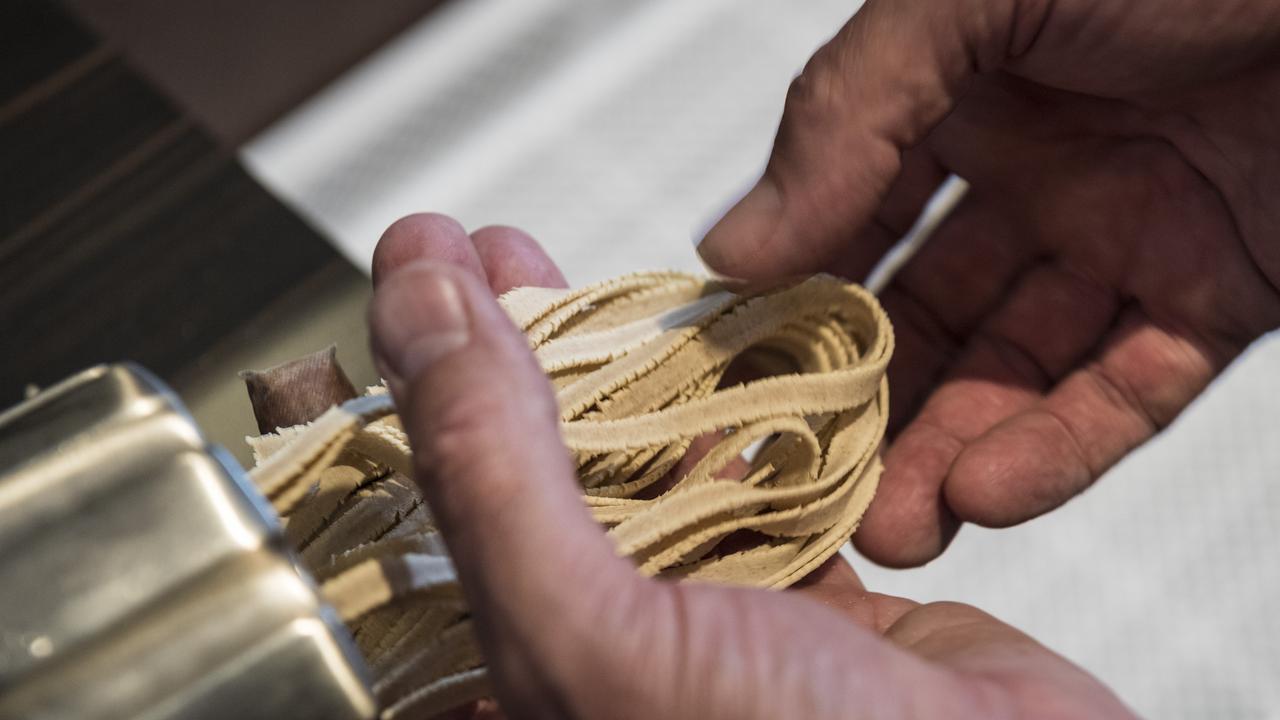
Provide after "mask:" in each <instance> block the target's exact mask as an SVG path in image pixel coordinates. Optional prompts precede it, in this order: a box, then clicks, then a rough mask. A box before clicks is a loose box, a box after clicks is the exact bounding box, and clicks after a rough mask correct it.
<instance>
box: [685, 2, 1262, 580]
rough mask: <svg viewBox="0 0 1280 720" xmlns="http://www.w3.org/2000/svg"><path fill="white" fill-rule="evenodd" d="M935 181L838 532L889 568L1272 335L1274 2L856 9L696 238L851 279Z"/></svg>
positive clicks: (1062, 471) (1039, 491)
mask: <svg viewBox="0 0 1280 720" xmlns="http://www.w3.org/2000/svg"><path fill="white" fill-rule="evenodd" d="M948 172H955V173H957V174H959V175H961V176H963V177H964V178H966V179H967V180H969V181H970V182H971V183H972V186H973V189H972V191H971V192H970V194H969V197H968V198H966V200H965V201H964V202H963V203H962V204H961V206H960V207H959V209H958V210H957V212H956V213H955V214H954V216H953V217H951V218H950V219H949V220H948V221H947V222H946V223H945V224H944V225H943V226H942V228H941V229H940V230H939V231H938V233H937V234H936V235H935V236H934V238H933V239H932V240H930V242H929V244H928V245H926V246H925V248H924V249H923V250H922V251H921V252H920V254H919V256H918V257H916V258H915V259H914V260H913V261H912V262H911V263H909V264H908V265H907V267H906V268H905V269H904V270H903V272H902V273H901V274H899V276H898V277H897V279H896V281H895V282H894V283H893V284H892V285H891V286H890V288H888V290H887V291H886V292H885V294H884V296H883V298H882V300H883V302H884V305H885V307H886V309H887V310H888V312H889V315H890V317H891V318H892V319H893V321H894V326H895V330H896V333H897V337H898V347H897V353H896V355H895V357H894V362H893V364H892V365H891V367H890V373H889V377H890V378H891V382H892V388H893V393H892V398H893V402H892V407H893V410H892V416H891V426H890V431H891V433H892V435H893V442H892V444H891V446H890V447H889V448H888V451H887V454H886V457H885V464H886V470H885V474H884V477H883V479H882V481H881V485H880V490H879V495H878V497H877V498H876V502H875V503H873V505H872V506H871V509H870V510H869V512H868V514H867V516H866V518H865V519H864V520H863V524H862V527H861V529H860V530H859V532H858V534H857V536H856V538H855V541H856V542H857V544H858V547H859V549H861V550H862V551H863V552H864V553H866V554H867V555H869V556H870V557H872V558H873V559H876V560H878V561H880V562H883V563H886V564H889V565H898V566H905V565H914V564H919V563H923V562H926V561H928V560H929V559H931V558H933V557H935V556H936V555H938V554H939V553H940V552H942V550H943V549H944V548H945V547H946V545H947V543H948V542H949V541H950V539H951V538H952V536H953V535H954V534H955V532H956V530H957V528H958V526H959V524H960V523H961V522H962V521H969V522H975V523H978V524H981V525H986V526H991V527H1000V526H1007V525H1013V524H1016V523H1019V522H1022V521H1024V520H1027V519H1029V518H1031V517H1034V516H1036V515H1038V514H1040V513H1043V512H1046V511H1048V510H1050V509H1052V508H1054V507H1057V506H1058V505H1060V504H1062V503H1063V502H1065V501H1066V500H1068V499H1069V498H1071V497H1072V496H1073V495H1075V494H1076V493H1079V492H1080V491H1082V490H1083V489H1085V488H1086V487H1088V485H1089V484H1090V483H1092V482H1093V481H1094V480H1095V479H1096V478H1097V477H1098V476H1099V475H1100V474H1101V473H1103V472H1104V471H1105V470H1106V469H1107V468H1108V467H1110V466H1111V465H1113V464H1114V463H1115V462H1116V461H1118V460H1119V459H1120V458H1121V457H1123V456H1124V455H1125V453H1127V452H1128V451H1130V450H1132V449H1133V448H1134V447H1136V446H1137V445H1139V444H1141V443H1142V442H1144V441H1145V440H1147V439H1148V438H1150V437H1151V436H1152V435H1153V434H1155V433H1156V432H1159V431H1160V430H1161V429H1162V428H1163V427H1165V426H1166V425H1167V424H1169V422H1171V421H1172V420H1173V419H1174V417H1175V416H1177V414H1178V413H1179V412H1180V411H1181V410H1182V409H1183V408H1184V407H1186V405H1187V404H1188V403H1189V402H1190V401H1191V400H1192V399H1193V398H1195V396H1196V395H1197V394H1198V393H1200V391H1201V390H1203V389H1204V388H1205V386H1206V385H1207V384H1208V383H1209V381H1210V380H1212V379H1213V377H1214V376H1215V375H1216V374H1217V373H1218V372H1220V371H1221V370H1222V369H1223V368H1224V367H1225V366H1226V365H1227V364H1228V363H1229V362H1230V361H1231V359H1232V358H1234V357H1235V356H1236V355H1237V354H1238V353H1239V352H1240V351H1241V350H1242V349H1243V348H1244V347H1245V346H1247V345H1248V344H1249V343H1250V342H1251V341H1253V340H1254V339H1256V338H1257V337H1259V336H1260V335H1261V334H1263V333H1264V332H1266V331H1268V330H1270V329H1272V328H1275V327H1277V325H1280V290H1278V288H1280V242H1277V238H1280V204H1278V203H1277V202H1276V201H1275V198H1276V197H1277V196H1278V195H1280V2H1276V1H1275V0H1225V1H1223V2H1199V1H1197V0H1132V1H1130V2H1107V1H1106V0H1056V1H1053V0H957V1H956V2H917V1H903V0H868V2H867V3H866V5H865V7H864V8H863V9H862V10H861V11H860V12H859V13H858V14H857V15H856V16H855V17H854V18H853V19H852V20H851V21H850V22H849V24H848V25H847V26H845V28H844V29H843V30H842V31H841V32H840V33H839V35H837V36H836V37H835V38H834V39H833V40H832V41H831V42H830V43H829V44H828V45H827V46H826V47H824V48H822V49H821V50H820V51H819V52H818V53H817V54H816V55H815V56H814V58H813V59H812V60H811V61H810V63H809V65H808V66H807V67H806V68H805V70H804V73H803V74H802V75H801V76H800V77H798V78H797V79H796V81H795V83H794V84H793V85H792V87H791V91H790V93H789V94H788V96H787V100H786V109H785V113H784V117H783V120H782V125H781V128H780V130H779V132H778V136H777V140H776V143H775V146H774V150H773V156H772V157H771V159H770V161H769V165H768V169H767V170H766V172H765V174H764V177H763V178H762V179H761V180H760V182H759V184H758V185H757V186H756V187H755V189H754V190H753V191H752V192H751V193H749V194H748V195H747V196H746V197H745V198H744V199H743V200H742V201H741V202H740V203H739V204H738V205H737V206H736V207H734V208H733V209H732V210H730V212H729V213H728V214H727V215H726V216H725V217H724V218H723V219H722V220H721V222H720V223H719V224H718V225H717V226H716V227H714V228H713V229H712V230H711V232H710V233H709V234H708V236H707V237H706V238H705V239H704V240H703V242H702V244H701V246H700V248H699V251H700V252H701V253H702V255H703V257H704V259H705V260H706V261H707V262H708V264H709V265H711V266H712V267H713V268H715V269H717V270H719V271H721V272H723V273H725V274H727V275H730V276H734V277H740V278H747V279H758V278H766V277H770V276H776V275H779V274H784V273H797V272H809V271H816V270H825V271H828V272H833V273H835V274H839V275H843V276H845V277H849V278H852V279H862V278H863V277H865V276H866V273H867V272H868V270H869V269H870V268H871V266H872V265H873V264H874V262H875V261H876V260H877V259H878V258H879V257H880V256H881V254H882V253H883V252H884V251H885V250H886V249H887V248H888V247H889V246H890V245H891V244H892V242H893V241H894V240H895V239H897V238H898V237H900V236H901V235H902V234H903V232H904V231H905V230H906V228H907V227H908V225H909V224H910V223H911V221H912V220H913V218H914V217H915V215H916V213H918V212H919V210H920V208H921V207H922V205H923V204H924V202H925V200H926V199H927V198H928V196H929V194H930V193H931V192H932V191H933V189H934V188H935V187H937V186H938V184H939V183H940V182H941V181H942V180H943V178H944V177H945V176H946V174H947V173H948Z"/></svg>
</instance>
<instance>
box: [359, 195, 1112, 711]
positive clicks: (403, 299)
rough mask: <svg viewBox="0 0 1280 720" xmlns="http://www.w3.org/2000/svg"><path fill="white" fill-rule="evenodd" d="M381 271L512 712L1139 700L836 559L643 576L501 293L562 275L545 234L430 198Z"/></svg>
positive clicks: (443, 516) (1002, 706) (972, 612)
mask: <svg viewBox="0 0 1280 720" xmlns="http://www.w3.org/2000/svg"><path fill="white" fill-rule="evenodd" d="M374 272H375V279H376V286H377V287H376V292H375V296H374V301H373V306H372V309H371V322H372V328H373V336H374V337H373V343H374V349H375V356H376V358H377V360H378V363H379V365H380V367H381V369H382V371H383V372H384V374H385V376H386V377H387V379H388V382H389V385H390V387H391V389H392V392H393V393H394V395H395V399H396V405H397V407H398V408H399V412H400V417H401V419H402V421H403V422H404V424H405V429H406V431H407V432H408V433H409V437H410V440H411V443H412V445H413V448H414V462H415V467H416V477H417V481H418V482H419V484H420V485H421V486H422V488H423V492H424V493H425V495H426V497H427V500H428V502H429V503H430V505H431V508H432V511H433V512H434V514H435V516H436V518H437V520H438V521H439V524H440V527H441V530H442V532H443V533H444V536H445V540H446V542H447V544H448V546H449V550H450V553H451V555H452V556H453V559H454V562H455V565H456V567H457V570H458V574H459V577H460V579H461V581H462V586H463V590H464V592H465V594H466V598H467V603H468V606H469V608H470V609H471V611H472V613H473V614H474V617H475V620H476V624H477V628H478V633H479V637H480V641H481V643H482V646H483V649H484V654H485V658H486V660H487V661H488V664H489V668H490V670H491V672H492V677H493V681H494V686H495V690H496V693H497V695H498V697H499V699H500V701H501V703H502V706H503V707H504V708H505V709H506V711H507V712H508V714H510V715H512V716H517V717H546V718H563V717H575V718H588V719H589V718H601V719H604V718H608V719H609V720H613V719H616V718H672V719H675V720H679V719H681V718H689V719H691V720H715V719H717V718H726V719H727V718H733V719H734V720H738V719H741V718H779V717H798V718H815V719H816V718H854V717H875V718H895V717H903V718H906V717H951V718H983V719H988V718H996V719H998V718H1013V717H1037V718H1053V717H1063V718H1066V717H1090V718H1122V717H1126V718H1127V717H1130V715H1129V713H1128V712H1127V711H1126V710H1125V709H1124V707H1123V706H1122V705H1121V704H1120V703H1119V702H1118V701H1117V700H1116V699H1115V697H1114V696H1112V695H1111V693H1110V692H1108V691H1107V690H1106V689H1105V688H1104V687H1102V686H1101V685H1099V684H1098V683H1097V682H1096V681H1094V680H1093V679H1092V678H1090V677H1089V676H1088V675H1086V674H1085V673H1083V672H1082V671H1081V670H1079V669H1078V668H1075V667H1074V666H1072V665H1071V664H1070V663H1068V662H1066V661H1065V660H1063V659H1062V658H1060V657H1058V656H1057V655H1054V654H1053V653H1051V652H1049V651H1048V650H1046V649H1045V648H1044V647H1042V646H1040V645H1039V644H1037V643H1036V642H1035V641H1033V640H1032V639H1030V638H1028V637H1027V636H1025V635H1023V634H1022V633H1020V632H1018V631H1016V630H1014V629H1012V628H1010V627H1008V626H1006V625H1003V624H1002V623H1000V622H998V621H996V620H995V619H993V618H991V617H990V616H988V615H986V614H984V613H982V612H980V611H978V610H976V609H974V608H971V607H967V606H964V605H957V604H951V603H936V604H931V605H923V606H921V605H917V604H916V603H912V602H910V601H908V600H904V599H901V598H894V597H890V596H885V595H878V594H875V593H869V592H867V591H866V590H864V589H863V588H862V586H861V585H860V583H859V582H858V580H857V577H856V576H855V575H854V574H853V572H852V571H851V570H850V569H848V567H847V566H845V565H843V564H840V563H838V562H833V563H830V564H829V565H827V566H825V567H824V568H823V569H822V571H821V572H820V573H818V574H817V575H816V577H813V578H812V579H810V580H809V581H808V582H807V583H806V587H805V588H803V589H802V590H801V591H800V592H786V593H777V592H769V591H763V590H748V589H730V588H723V587H715V586H710V585H694V584H685V585H676V584H671V583H667V582H661V581H655V580H651V579H648V578H644V577H642V576H640V575H638V574H637V573H636V572H635V570H634V568H633V566H632V565H631V564H630V563H628V562H627V561H626V560H624V559H622V558H619V557H618V556H617V555H615V554H614V550H613V547H612V545H611V544H610V542H609V541H608V539H607V538H606V536H605V535H604V533H603V531H602V530H601V529H600V527H599V526H597V525H596V524H595V522H593V521H592V519H591V517H590V516H589V514H588V512H587V510H586V508H585V506H584V504H583V502H582V500H581V497H580V488H579V486H578V484H577V482H576V478H575V475H574V468H573V465H572V463H571V460H570V458H569V454H568V452H567V450H566V449H565V447H564V445H563V444H562V443H561V442H560V437H559V434H558V429H559V424H558V411H557V408H556V403H555V398H554V396H553V395H552V393H551V388H550V385H549V383H548V382H547V381H546V378H545V377H544V375H543V374H542V371H541V369H540V368H539V367H538V364H537V362H536V361H535V360H534V358H533V355H532V354H531V353H530V352H529V349H528V345H527V342H526V340H525V338H524V336H523V335H522V334H521V333H520V332H519V331H518V330H517V329H516V328H515V327H514V326H513V325H512V323H511V322H510V320H509V319H508V318H507V317H506V315H505V314H504V313H503V312H502V310H501V309H500V308H499V307H498V305H497V304H496V303H495V302H494V301H493V299H492V297H491V293H496V292H502V291H505V290H506V289H509V288H510V287H512V286H514V285H520V284H541V285H562V284H563V282H564V281H563V278H562V277H561V275H560V273H559V272H558V271H557V270H556V268H555V266H554V265H553V264H552V263H551V261H550V260H549V259H547V257H546V255H545V254H544V253H543V252H542V251H541V250H540V249H539V248H538V246H537V244H536V243H534V242H533V240H532V239H530V238H529V237H528V236H526V235H524V234H522V233H520V232H519V231H515V230H512V229H508V228H491V229H486V230H481V231H478V232H477V233H475V234H474V235H472V236H471V237H468V236H467V234H466V233H465V232H464V231H463V230H462V229H461V228H460V227H459V226H458V225H457V223H455V222H453V221H451V220H449V219H448V218H444V217H441V216H430V215H427V216H414V217H411V218H407V219H405V220H402V221H400V222H399V223H397V224H396V225H394V226H393V227H392V228H391V229H390V230H388V232H387V234H386V235H385V236H384V237H383V240H382V242H381V243H380V244H379V247H378V251H377V254H376V255H375V259H374Z"/></svg>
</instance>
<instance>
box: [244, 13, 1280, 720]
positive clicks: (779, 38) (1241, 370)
mask: <svg viewBox="0 0 1280 720" xmlns="http://www.w3.org/2000/svg"><path fill="white" fill-rule="evenodd" d="M856 6H857V3H856V2H849V1H848V0H809V1H808V2H804V3H795V2H786V1H785V0H699V1H698V2H689V0H650V1H649V2H634V1H633V0H592V1H591V2H580V1H579V0H467V2H458V3H452V4H450V5H448V6H446V10H445V11H444V14H443V15H440V16H437V17H433V18H431V19H429V20H427V21H426V22H425V23H423V24H422V25H420V26H418V27H416V28H414V29H412V30H411V31H409V32H408V33H406V35H405V36H404V37H403V38H402V39H401V40H400V41H399V42H397V43H395V44H393V45H392V46H390V47H389V48H387V49H386V50H385V51H384V52H382V53H381V54H379V55H378V56H376V57H375V58H373V59H372V60H370V61H369V62H367V63H366V64H364V65H363V66H362V67H359V68H357V69H356V70H354V71H353V72H352V73H350V74H348V76H347V77H345V78H343V79H341V80H340V81H339V82H337V83H335V84H334V86H332V88H331V89H330V90H329V91H328V92H326V93H324V94H322V95H321V96H320V97H318V98H317V99H316V100H315V101H314V102H312V103H310V104H308V105H306V106H304V107H302V108H301V109H300V110H299V111H298V112H296V113H295V114H294V115H293V116H291V117H290V118H287V119H286V120H285V121H283V122H281V123H279V124H278V125H277V126H276V127H274V128H272V129H270V130H269V131H268V132H267V133H265V134H264V135H263V136H261V137H260V138H258V139H257V140H256V141H255V142H254V143H253V144H252V145H250V147H249V148H248V149H247V151H246V154H245V159H246V160H247V162H248V163H249V165H250V167H251V168H253V169H254V170H255V171H256V172H257V174H258V175H259V176H260V177H262V178H263V179H264V180H266V181H267V183H268V184H270V185H271V186H272V187H274V189H276V190H277V191H278V192H280V193H281V194H283V195H284V196H285V197H286V198H288V199H289V200H291V201H292V202H293V203H294V204H295V206H297V207H298V208H299V209H300V210H301V211H302V212H303V213H304V214H306V215H308V216H309V217H310V218H311V219H312V220H313V221H314V222H316V223H317V225H318V226H319V227H321V228H323V229H324V230H326V231H328V232H329V233H330V234H331V235H332V236H333V237H334V238H335V240H336V242H337V244H338V245H339V246H340V247H341V248H342V249H343V250H344V252H346V253H347V254H348V255H349V256H350V257H352V258H353V259H354V260H356V261H357V262H358V263H360V264H362V265H366V266H367V264H368V261H369V258H370V254H371V253H372V249H373V246H374V243H375V242H376V240H377V238H378V237H379V235H380V234H381V232H382V230H383V229H384V228H385V227H386V226H387V225H388V224H389V223H390V222H391V221H392V220H394V219H395V218H397V217H399V216H401V215H404V214H407V213H410V212H414V211H420V210H428V209H429V210H440V211H444V212H449V213H452V214H455V215H456V216H457V217H459V218H460V219H461V220H462V221H463V223H464V224H466V225H468V226H469V227H473V228H474V227H476V226H478V225H480V224H486V223H507V224H512V225H518V226H521V227H524V228H525V229H527V230H529V231H531V232H532V233H533V234H534V235H535V236H536V237H538V238H539V240H540V241H542V242H543V243H544V244H545V245H546V246H547V247H548V249H549V250H550V252H551V254H552V255H553V256H554V257H555V259H556V260H557V261H558V262H559V263H560V264H561V265H562V267H564V268H565V270H566V273H567V275H568V277H569V279H570V281H571V282H573V283H575V284H581V283H585V282H590V281H592V280H597V279H601V278H604V277H608V276H611V275H616V274H620V273H624V272H628V271H633V270H638V269H654V268H674V269H697V261H696V259H695V257H694V254H693V252H692V248H691V245H690V239H691V238H692V237H693V236H696V235H698V234H699V233H700V231H701V230H702V229H704V228H705V227H706V226H708V225H709V224H710V221H711V220H712V219H713V218H712V217H711V216H710V215H713V214H714V211H715V210H716V209H717V208H724V207H725V206H726V204H727V202H728V201H729V200H730V199H731V198H732V197H733V196H734V195H735V194H736V193H738V192H741V191H742V190H744V189H745V188H746V186H747V185H748V184H749V183H750V182H751V181H752V180H753V179H754V176H755V174H756V173H758V172H759V170H760V168H761V167H762V163H763V161H764V159H765V157H766V156H767V153H768V150H769V147H770V144H771V141H772V138H773V132H774V130H775V128H776V124H777V119H778V117H779V115H780V113H781V102H782V97H783V92H784V90H785V88H786V85H787V83H788V82H789V80H790V79H791V77H792V76H793V75H794V74H795V73H796V72H798V71H799V69H800V67H801V66H802V64H803V62H804V61H805V59H806V58H807V57H808V56H809V54H810V53H811V52H812V50H813V49H814V47H816V46H817V45H818V44H819V43H820V42H822V41H823V40H825V39H826V37H828V36H829V35H831V34H833V33H834V32H835V30H836V29H837V28H838V27H839V25H840V24H841V23H842V22H843V20H844V19H845V18H846V17H847V16H848V14H850V13H851V12H853V10H854V9H856ZM1278 436H1280V339H1272V340H1270V341H1268V342H1264V343H1263V344H1261V345H1260V346H1258V347H1257V348H1255V349H1254V350H1253V351H1252V352H1251V353H1249V354H1248V355H1247V356H1246V357H1245V359H1244V360H1242V361H1241V362H1240V363H1238V364H1237V366H1235V367H1234V368H1233V369H1232V370H1231V371H1230V372H1229V373H1228V375H1227V376H1226V378H1224V380H1223V381H1222V382H1220V383H1219V384H1218V386H1217V387H1215V388H1214V389H1213V390H1212V391H1211V392H1210V393H1209V394H1208V395H1207V396H1206V397H1205V398H1203V400H1202V401H1201V402H1200V403H1198V404H1197V405H1196V406H1195V407H1193V408H1192V409H1191V410H1190V411H1189V412H1188V413H1187V414H1186V415H1185V416H1184V417H1183V418H1182V419H1180V420H1179V421H1178V422H1177V423H1176V424H1175V425H1174V427H1173V428H1171V429H1170V430H1169V431H1168V432H1167V433H1166V434H1165V435H1164V436H1163V437H1161V438H1160V439H1159V440H1157V441H1156V442H1154V443H1152V444H1150V445H1149V446H1147V447H1146V448H1144V449H1143V450H1142V451H1140V452H1139V453H1136V454H1135V455H1133V456H1132V457H1131V458H1129V459H1128V460H1127V461H1126V462H1125V463H1124V464H1122V465H1121V466H1120V467H1119V468H1117V469H1116V470H1114V471H1113V472H1111V473H1110V474H1108V475H1107V476H1106V477H1105V478H1104V479H1103V480H1102V481H1101V483H1100V484H1099V485H1098V486H1096V487H1095V488H1094V489H1093V490H1091V491H1090V492H1088V493H1086V494H1085V495H1084V496H1083V497H1081V498H1079V499H1077V500H1075V501H1072V502H1071V503H1069V504H1067V505H1066V506H1065V507H1063V508H1062V509H1060V510H1058V511H1056V512H1054V513H1052V514H1051V515H1049V516H1046V517H1044V518H1041V519H1039V520H1036V521H1033V522H1031V523H1028V524H1026V525H1024V526H1021V527H1019V528H1015V529H1011V530H1002V531H987V530H981V529H977V528H965V529H964V530H962V531H961V533H960V536H959V538H958V539H957V540H956V543H955V545H954V546H953V547H952V548H951V550H949V551H948V552H947V554H946V555H944V556H943V557H942V558H941V559H939V560H938V561H936V562H935V563H933V564H932V565H930V566H928V567H926V568H924V569H921V570H913V571H903V572H897V571H887V570H881V569H878V568H874V567H863V568H861V571H862V574H863V576H864V578H865V579H866V580H867V582H868V584H869V585H872V586H875V587H876V588H877V589H880V590H884V591H888V592H897V593H900V594H904V595H909V596H912V597H916V598H918V599H924V600H928V599H943V598H946V599H956V600H963V601H967V602H971V603H973V604H975V605H978V606H979V607H982V608H984V609H986V610H988V611H990V612H992V613H994V614H995V615H997V616H999V617H1001V618H1002V619H1005V620H1007V621H1009V622H1011V623H1013V624H1015V625H1017V626H1019V627H1021V628H1022V629H1024V630H1026V631H1028V632H1030V633H1031V634H1033V635H1035V636H1036V637H1038V638H1040V639H1041V640H1043V641H1044V642H1045V643H1046V644H1048V645H1049V646H1050V647H1053V648H1055V649H1057V650H1059V651H1061V652H1062V653H1064V654H1065V655H1067V656H1068V657H1070V658H1071V659H1072V660H1075V661H1077V662H1079V663H1081V664H1082V665H1084V666H1085V667H1086V668H1088V669H1089V670H1091V671H1093V672H1094V673H1096V674H1097V675H1098V676H1099V677H1100V678H1101V679H1102V680H1103V681H1104V682H1106V683H1108V684H1109V685H1111V686H1112V687H1114V688H1115V689H1116V691H1117V692H1118V693H1119V694H1120V696H1121V697H1122V698H1124V699H1125V700H1126V701H1127V702H1128V703H1130V704H1131V705H1132V706H1133V707H1134V708H1135V709H1136V710H1138V711H1139V712H1140V713H1142V714H1144V715H1148V716H1151V717H1161V718H1202V717H1213V718H1237V717H1238V718H1267V717H1280V682H1277V678H1280V619H1278V618H1277V616H1276V615H1274V614H1272V613H1270V605H1271V604H1272V603H1273V602H1275V601H1276V600H1278V599H1280V558H1278V557H1277V555H1280V552H1278V551H1277V548H1280V524H1278V523H1277V522H1276V520H1275V517H1274V515H1275V514H1276V512H1277V510H1280V439H1278Z"/></svg>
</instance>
